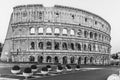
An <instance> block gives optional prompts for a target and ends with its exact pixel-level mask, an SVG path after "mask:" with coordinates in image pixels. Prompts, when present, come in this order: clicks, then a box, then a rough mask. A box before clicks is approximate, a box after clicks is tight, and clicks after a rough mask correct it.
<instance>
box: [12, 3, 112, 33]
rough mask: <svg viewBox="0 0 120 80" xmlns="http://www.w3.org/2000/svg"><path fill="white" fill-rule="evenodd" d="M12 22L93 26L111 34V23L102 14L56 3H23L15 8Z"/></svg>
mask: <svg viewBox="0 0 120 80" xmlns="http://www.w3.org/2000/svg"><path fill="white" fill-rule="evenodd" d="M13 9H14V10H13V17H12V24H15V23H24V22H52V23H65V24H74V25H79V26H84V27H91V28H94V29H97V30H100V31H103V32H105V33H107V34H109V35H110V31H111V27H110V24H109V23H108V22H107V21H106V20H104V19H103V18H101V17H100V16H98V15H96V14H93V13H91V12H88V11H85V10H81V9H77V8H71V7H66V6H59V5H55V6H54V7H44V6H43V5H39V4H38V5H37V4H36V5H21V6H16V7H14V8H13Z"/></svg>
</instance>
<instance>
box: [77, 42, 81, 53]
mask: <svg viewBox="0 0 120 80" xmlns="http://www.w3.org/2000/svg"><path fill="white" fill-rule="evenodd" d="M76 48H77V50H78V51H81V44H80V43H76Z"/></svg>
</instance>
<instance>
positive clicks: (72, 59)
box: [70, 56, 75, 64]
mask: <svg viewBox="0 0 120 80" xmlns="http://www.w3.org/2000/svg"><path fill="white" fill-rule="evenodd" d="M74 62H75V58H74V57H73V56H72V57H71V58H70V63H71V64H74Z"/></svg>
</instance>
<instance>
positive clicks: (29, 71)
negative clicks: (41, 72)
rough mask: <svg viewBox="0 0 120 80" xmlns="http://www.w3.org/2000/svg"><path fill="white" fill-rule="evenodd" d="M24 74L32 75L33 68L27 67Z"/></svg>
mask: <svg viewBox="0 0 120 80" xmlns="http://www.w3.org/2000/svg"><path fill="white" fill-rule="evenodd" d="M24 73H32V70H31V68H29V67H27V68H25V69H24Z"/></svg>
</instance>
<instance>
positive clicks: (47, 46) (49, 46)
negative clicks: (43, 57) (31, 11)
mask: <svg viewBox="0 0 120 80" xmlns="http://www.w3.org/2000/svg"><path fill="white" fill-rule="evenodd" d="M46 49H52V43H51V42H49V41H48V42H47V43H46Z"/></svg>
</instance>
